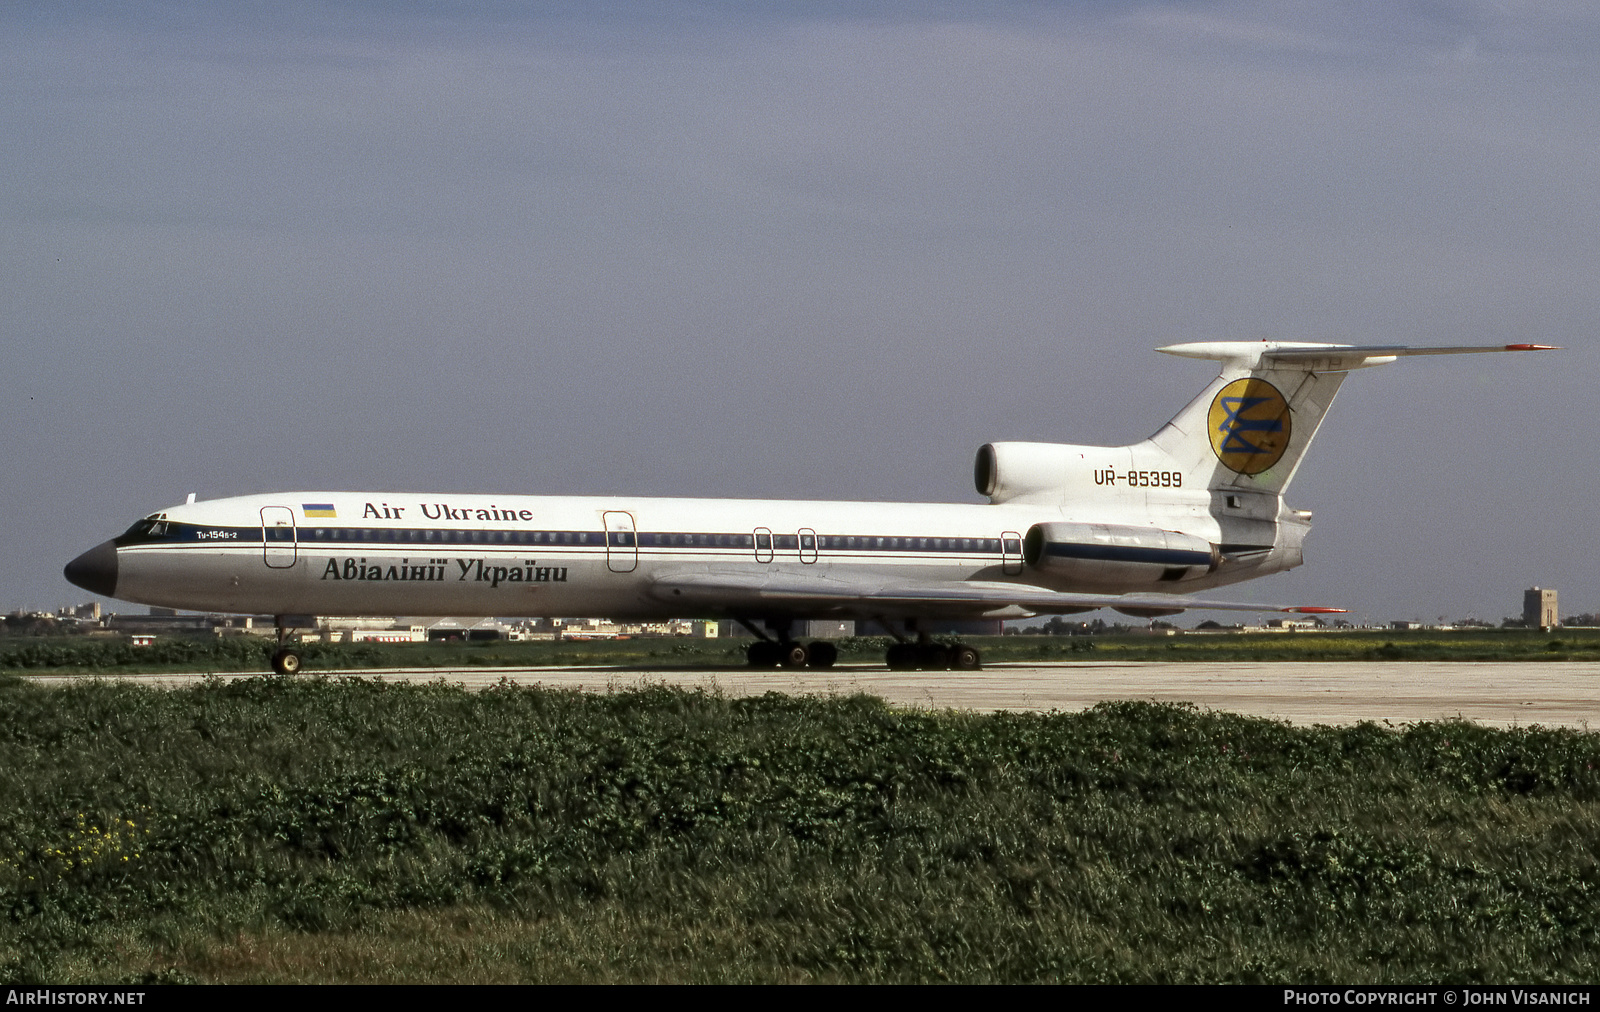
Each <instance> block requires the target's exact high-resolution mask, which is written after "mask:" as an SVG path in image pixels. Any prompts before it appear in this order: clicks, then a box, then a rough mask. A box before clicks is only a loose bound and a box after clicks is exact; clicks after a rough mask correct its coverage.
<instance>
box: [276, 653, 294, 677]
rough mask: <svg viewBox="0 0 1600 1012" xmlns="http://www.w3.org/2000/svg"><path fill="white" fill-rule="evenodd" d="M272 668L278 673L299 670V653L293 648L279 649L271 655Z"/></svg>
mask: <svg viewBox="0 0 1600 1012" xmlns="http://www.w3.org/2000/svg"><path fill="white" fill-rule="evenodd" d="M272 670H273V671H276V672H277V673H278V674H280V675H294V674H298V673H299V672H300V655H299V654H298V653H296V652H295V651H293V650H279V651H278V652H277V653H275V654H273V655H272Z"/></svg>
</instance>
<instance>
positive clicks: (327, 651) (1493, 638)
mask: <svg viewBox="0 0 1600 1012" xmlns="http://www.w3.org/2000/svg"><path fill="white" fill-rule="evenodd" d="M748 642H749V641H748V640H697V639H629V640H615V641H596V642H561V643H549V642H546V643H510V642H484V643H404V644H390V643H354V644H324V643H308V644H305V645H304V647H303V653H304V658H305V666H306V668H307V669H308V670H312V671H316V670H323V671H327V670H341V671H349V670H361V669H363V668H367V669H370V668H406V667H423V668H432V667H467V666H487V667H498V666H544V665H584V664H602V665H628V666H651V667H722V666H729V665H732V666H736V667H737V666H742V665H743V664H744V650H745V645H746V644H747V643H748ZM836 642H837V643H838V645H839V651H840V662H841V663H846V664H848V663H851V662H869V663H882V660H883V652H884V648H885V647H886V646H887V645H888V643H889V640H888V639H887V638H884V637H874V636H867V637H852V638H849V639H845V640H839V641H836ZM966 642H969V643H972V644H973V645H974V646H976V647H978V649H979V650H981V651H982V652H983V657H984V661H985V663H1004V662H1007V661H1017V662H1037V661H1051V660H1134V661H1212V660H1214V661H1242V660H1243V661H1252V660H1253V661H1308V662H1314V661H1360V660H1386V661H1397V660H1398V661H1405V660H1415V661H1449V660H1457V661H1511V660H1525V661H1564V660H1590V661H1593V660H1600V629H1561V630H1558V631H1556V632H1554V633H1539V632H1534V631H1524V630H1520V629H1482V630H1456V631H1449V632H1434V631H1426V630H1416V631H1408V632H1400V631H1388V630H1382V631H1367V630H1359V631H1347V632H1325V633H1293V634H1284V633H1270V634H1269V633H1256V634H1249V633H1225V634H1196V633H1187V634H1182V633H1180V634H1179V635H1175V636H1151V635H1145V634H1107V635H1096V636H977V637H967V638H966ZM272 650H273V645H272V643H271V641H269V640H264V639H258V638H255V637H237V638H229V639H183V638H164V639H159V640H157V641H156V642H155V643H154V644H152V645H151V646H148V647H133V646H131V645H129V644H128V643H126V642H123V641H120V640H119V641H111V640H99V639H90V638H88V637H83V636H70V637H55V638H28V637H16V638H11V639H0V672H5V671H12V672H41V671H59V672H89V673H93V672H108V673H109V672H115V671H263V672H264V671H267V670H269V664H268V659H269V658H270V657H271V654H272Z"/></svg>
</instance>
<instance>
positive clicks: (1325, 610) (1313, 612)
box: [1283, 605, 1350, 615]
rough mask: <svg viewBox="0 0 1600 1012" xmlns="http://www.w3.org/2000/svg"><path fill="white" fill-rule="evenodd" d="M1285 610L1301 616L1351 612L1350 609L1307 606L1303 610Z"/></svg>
mask: <svg viewBox="0 0 1600 1012" xmlns="http://www.w3.org/2000/svg"><path fill="white" fill-rule="evenodd" d="M1283 610H1284V611H1292V612H1296V613H1298V614H1301V615H1344V614H1346V613H1348V612H1349V611H1350V609H1349V608H1316V607H1312V606H1311V605H1307V606H1305V607H1303V608H1285V609H1283Z"/></svg>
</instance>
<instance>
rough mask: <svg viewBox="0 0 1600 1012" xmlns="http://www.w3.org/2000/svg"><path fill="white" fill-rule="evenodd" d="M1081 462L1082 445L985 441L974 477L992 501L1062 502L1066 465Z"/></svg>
mask: <svg viewBox="0 0 1600 1012" xmlns="http://www.w3.org/2000/svg"><path fill="white" fill-rule="evenodd" d="M1082 462H1083V448H1082V447H1079V446H1069V445H1067V444H1065V443H985V444H983V445H982V446H980V447H979V448H978V459H977V461H976V462H974V464H973V467H972V481H973V484H974V485H976V486H977V488H978V494H979V495H986V496H988V497H989V501H990V502H997V503H1000V502H1011V501H1013V500H1016V499H1022V500H1024V501H1026V500H1027V499H1030V498H1032V499H1035V500H1038V501H1045V500H1049V501H1055V502H1059V501H1060V499H1061V495H1062V494H1063V492H1064V491H1065V489H1066V487H1067V468H1068V467H1069V466H1070V465H1072V464H1081V463H1082Z"/></svg>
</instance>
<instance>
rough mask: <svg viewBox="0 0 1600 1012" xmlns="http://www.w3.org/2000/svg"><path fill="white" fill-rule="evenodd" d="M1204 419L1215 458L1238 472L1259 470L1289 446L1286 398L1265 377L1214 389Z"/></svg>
mask: <svg viewBox="0 0 1600 1012" xmlns="http://www.w3.org/2000/svg"><path fill="white" fill-rule="evenodd" d="M1206 419H1207V423H1208V428H1209V429H1210V430H1211V449H1212V450H1214V451H1216V454H1217V459H1218V460H1220V461H1222V463H1223V465H1224V466H1225V467H1228V468H1230V469H1232V470H1234V471H1238V472H1239V473H1240V474H1260V473H1261V472H1262V471H1265V470H1266V469H1267V468H1269V467H1271V466H1272V465H1273V464H1276V463H1277V462H1278V461H1279V459H1280V458H1282V457H1283V451H1284V450H1287V449H1288V448H1289V433H1290V431H1291V426H1290V422H1289V402H1288V401H1286V400H1284V398H1283V394H1281V393H1279V392H1278V388H1277V387H1275V386H1273V385H1272V384H1271V383H1268V382H1267V381H1266V380H1259V379H1241V380H1234V381H1233V382H1232V383H1229V384H1228V385H1227V386H1225V387H1223V388H1222V389H1221V390H1219V391H1217V396H1216V398H1215V399H1213V400H1212V402H1211V411H1210V412H1209V413H1208V414H1207V416H1206Z"/></svg>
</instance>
